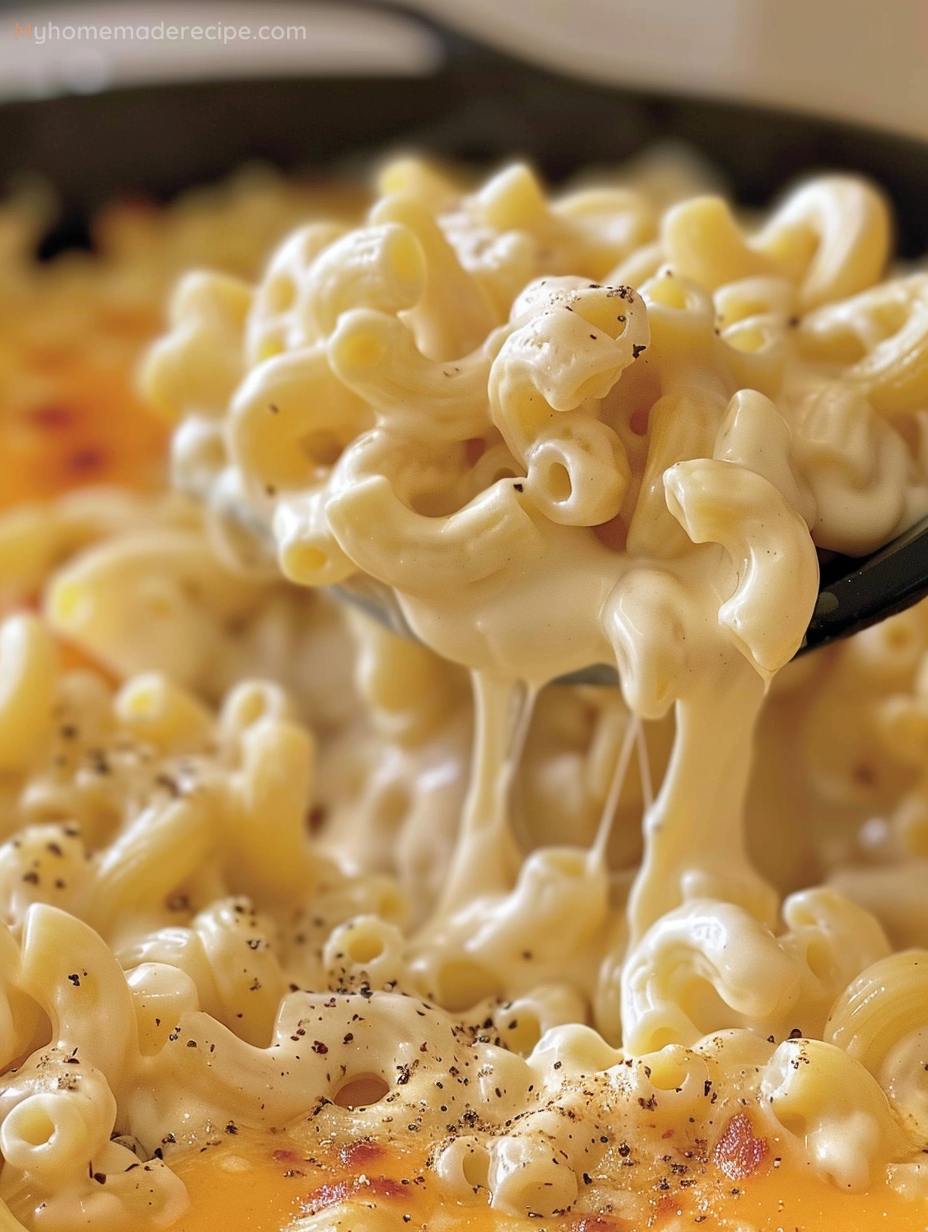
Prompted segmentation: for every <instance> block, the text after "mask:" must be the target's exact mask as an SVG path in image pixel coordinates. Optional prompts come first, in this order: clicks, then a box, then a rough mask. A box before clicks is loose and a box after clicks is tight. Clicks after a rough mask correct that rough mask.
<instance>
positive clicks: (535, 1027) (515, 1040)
mask: <svg viewBox="0 0 928 1232" xmlns="http://www.w3.org/2000/svg"><path fill="white" fill-rule="evenodd" d="M506 1025H507V1027H508V1030H507V1031H506V1046H507V1047H508V1048H510V1049H511V1050H512V1051H513V1052H518V1053H521V1054H522V1056H527V1055H528V1054H529V1053H530V1052H531V1051H532V1049H533V1048H534V1047H535V1045H536V1044H537V1043H538V1041H539V1040H540V1039H541V1023H540V1022H539V1021H538V1019H537V1018H536V1017H535V1015H534V1014H526V1013H524V1012H523V1011H522V1010H520V1011H519V1013H518V1015H517V1016H513V1017H512V1018H511V1019H510V1020H509V1022H508V1023H507V1024H506Z"/></svg>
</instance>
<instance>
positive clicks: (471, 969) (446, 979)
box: [435, 959, 502, 1013]
mask: <svg viewBox="0 0 928 1232" xmlns="http://www.w3.org/2000/svg"><path fill="white" fill-rule="evenodd" d="M437 985H438V987H437V990H436V994H435V996H436V1000H437V1001H438V1002H439V1004H440V1005H442V1006H443V1007H444V1008H445V1009H446V1010H450V1011H451V1013H460V1011H462V1010H466V1009H470V1007H471V1006H472V1005H476V1004H477V1002H478V1001H486V1000H490V999H496V998H498V997H499V996H500V995H501V993H502V988H501V986H500V983H499V980H498V979H497V978H496V976H495V975H494V974H493V973H492V971H488V970H487V969H486V967H481V966H480V964H479V963H475V962H468V961H467V960H465V959H458V960H457V961H455V962H449V963H445V965H444V966H443V967H442V968H441V969H440V970H439V972H438V979H437Z"/></svg>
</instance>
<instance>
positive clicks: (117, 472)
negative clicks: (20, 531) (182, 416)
mask: <svg viewBox="0 0 928 1232" xmlns="http://www.w3.org/2000/svg"><path fill="white" fill-rule="evenodd" d="M43 371H44V375H46V376H48V375H53V376H54V385H55V389H56V394H55V396H54V397H51V398H47V399H45V400H43V401H42V402H40V403H37V404H35V405H28V406H25V407H22V408H16V409H14V410H12V412H10V413H9V415H8V417H7V418H6V419H5V422H4V423H3V431H2V432H0V474H2V476H3V483H2V485H0V509H4V508H11V507H12V506H14V505H17V504H22V503H24V502H26V501H36V500H49V499H51V498H52V497H55V496H59V495H61V494H62V493H63V492H67V491H69V490H72V489H74V488H78V487H84V486H86V485H88V484H112V485H117V486H120V487H130V488H138V489H147V488H152V487H154V486H155V484H156V483H157V482H158V481H159V480H161V481H162V482H163V475H164V463H163V459H164V455H165V451H166V445H167V429H166V428H165V427H164V426H163V425H162V424H161V423H160V421H158V420H156V419H155V418H154V416H152V415H150V414H149V413H148V412H147V411H146V410H145V409H144V407H143V406H142V405H141V404H140V402H139V401H138V399H137V398H136V397H135V395H134V394H133V392H132V388H131V383H130V374H129V373H128V372H125V371H121V370H118V369H117V370H115V371H99V370H97V371H95V370H93V369H87V368H86V367H84V366H83V365H82V363H81V360H80V358H79V357H78V356H73V355H69V356H65V357H59V358H58V359H57V361H56V362H55V363H54V365H53V366H50V365H49V362H48V361H46V366H44V367H43Z"/></svg>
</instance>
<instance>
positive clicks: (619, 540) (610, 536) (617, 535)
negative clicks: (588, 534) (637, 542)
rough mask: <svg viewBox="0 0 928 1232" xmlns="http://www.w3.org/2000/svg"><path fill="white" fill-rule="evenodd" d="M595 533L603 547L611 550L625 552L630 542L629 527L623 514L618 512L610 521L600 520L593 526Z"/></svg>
mask: <svg viewBox="0 0 928 1232" xmlns="http://www.w3.org/2000/svg"><path fill="white" fill-rule="evenodd" d="M593 533H594V535H595V536H596V538H597V539H598V540H599V542H600V543H601V544H602V545H603V547H606V548H609V550H610V551H611V552H624V551H625V546H626V544H627V542H628V527H627V526H626V525H625V520H624V519H623V517H622V515H621V514H618V513H617V514H616V516H615V517H614V518H610V519H609V521H608V522H600V524H599V525H598V526H594V527H593Z"/></svg>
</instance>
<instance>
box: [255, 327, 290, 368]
mask: <svg viewBox="0 0 928 1232" xmlns="http://www.w3.org/2000/svg"><path fill="white" fill-rule="evenodd" d="M283 350H284V344H283V340H282V339H281V338H278V337H277V336H276V335H275V334H269V335H268V336H267V337H266V338H262V339H261V341H260V342H259V344H258V348H257V356H256V359H257V362H258V363H259V364H261V363H264V361H265V360H266V359H273V358H274V356H275V355H281V354H283Z"/></svg>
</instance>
